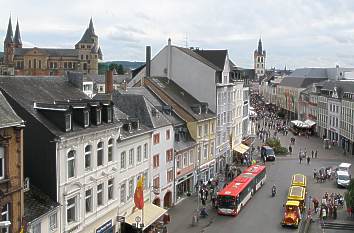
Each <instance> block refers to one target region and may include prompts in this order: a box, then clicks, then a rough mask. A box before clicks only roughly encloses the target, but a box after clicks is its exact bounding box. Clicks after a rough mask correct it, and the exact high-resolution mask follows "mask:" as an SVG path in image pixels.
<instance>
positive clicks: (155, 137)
mask: <svg viewBox="0 0 354 233" xmlns="http://www.w3.org/2000/svg"><path fill="white" fill-rule="evenodd" d="M153 138H154V145H156V144H159V143H160V134H159V133H157V134H154V137H153Z"/></svg>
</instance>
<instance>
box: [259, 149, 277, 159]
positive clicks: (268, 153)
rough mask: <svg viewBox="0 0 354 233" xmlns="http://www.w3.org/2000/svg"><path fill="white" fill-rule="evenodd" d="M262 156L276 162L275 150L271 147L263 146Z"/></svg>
mask: <svg viewBox="0 0 354 233" xmlns="http://www.w3.org/2000/svg"><path fill="white" fill-rule="evenodd" d="M261 156H264V157H265V158H266V160H267V161H274V160H275V153H274V150H273V148H272V147H270V146H262V148H261Z"/></svg>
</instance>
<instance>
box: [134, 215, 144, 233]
mask: <svg viewBox="0 0 354 233" xmlns="http://www.w3.org/2000/svg"><path fill="white" fill-rule="evenodd" d="M135 222H136V223H134V224H133V227H134V228H135V229H136V232H138V233H139V232H143V229H144V223H140V222H141V217H140V216H136V217H135ZM139 223H140V224H139Z"/></svg>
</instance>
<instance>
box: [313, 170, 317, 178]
mask: <svg viewBox="0 0 354 233" xmlns="http://www.w3.org/2000/svg"><path fill="white" fill-rule="evenodd" d="M316 176H317V170H316V168H315V169H313V179H316Z"/></svg>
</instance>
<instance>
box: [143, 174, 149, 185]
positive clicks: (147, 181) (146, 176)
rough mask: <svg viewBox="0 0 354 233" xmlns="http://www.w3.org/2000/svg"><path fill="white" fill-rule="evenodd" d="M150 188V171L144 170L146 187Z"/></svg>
mask: <svg viewBox="0 0 354 233" xmlns="http://www.w3.org/2000/svg"><path fill="white" fill-rule="evenodd" d="M148 188H149V177H148V171H145V172H144V189H148Z"/></svg>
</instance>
